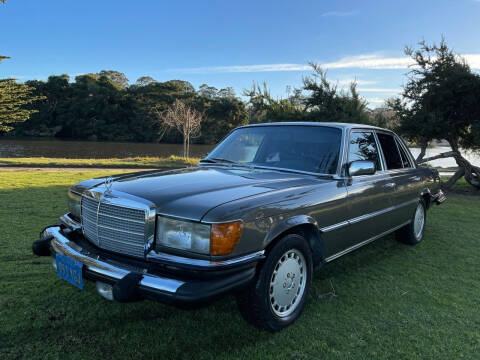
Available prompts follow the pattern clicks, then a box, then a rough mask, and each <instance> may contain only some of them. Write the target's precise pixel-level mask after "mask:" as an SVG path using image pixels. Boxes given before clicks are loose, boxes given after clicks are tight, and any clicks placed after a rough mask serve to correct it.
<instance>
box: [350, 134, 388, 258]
mask: <svg viewBox="0 0 480 360" xmlns="http://www.w3.org/2000/svg"><path fill="white" fill-rule="evenodd" d="M348 145H349V150H348V160H347V165H348V164H350V163H351V162H352V161H356V160H370V161H373V162H374V163H375V164H376V169H377V170H376V172H375V174H374V175H361V176H353V177H351V178H350V179H349V180H348V181H347V194H348V195H347V211H348V219H349V220H348V222H349V226H348V227H349V231H348V233H349V239H348V243H349V246H348V248H350V247H354V246H356V245H358V244H360V243H362V242H365V241H368V240H371V239H372V238H374V237H376V236H377V235H380V234H382V233H384V232H386V231H388V230H389V229H390V228H391V226H392V225H391V219H390V215H391V214H390V211H391V209H392V196H393V194H394V192H395V183H394V182H393V181H392V180H391V177H390V175H389V174H388V173H387V172H386V171H385V170H384V166H383V162H382V161H381V157H380V154H379V150H378V144H377V141H376V137H375V134H374V133H373V131H370V130H352V131H351V132H350V135H349V144H348Z"/></svg>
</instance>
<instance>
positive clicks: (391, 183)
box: [383, 182, 395, 189]
mask: <svg viewBox="0 0 480 360" xmlns="http://www.w3.org/2000/svg"><path fill="white" fill-rule="evenodd" d="M383 187H386V188H390V189H393V188H394V187H395V183H394V182H390V183H386V184H385V185H383Z"/></svg>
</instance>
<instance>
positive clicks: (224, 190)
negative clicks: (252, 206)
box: [77, 166, 327, 220]
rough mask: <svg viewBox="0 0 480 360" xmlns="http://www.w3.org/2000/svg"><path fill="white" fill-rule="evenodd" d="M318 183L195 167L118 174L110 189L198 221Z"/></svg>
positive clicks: (87, 185) (98, 182)
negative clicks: (223, 208) (252, 199)
mask: <svg viewBox="0 0 480 360" xmlns="http://www.w3.org/2000/svg"><path fill="white" fill-rule="evenodd" d="M319 181H320V182H322V180H321V179H319V178H318V177H316V176H311V175H305V174H298V173H288V172H281V171H276V170H260V169H248V168H229V167H220V166H216V167H213V166H212V167H210V166H209V167H206V166H198V167H193V168H187V169H179V170H173V171H153V172H143V173H134V174H124V175H117V176H114V177H113V183H112V187H111V189H112V190H115V191H120V192H123V193H127V194H130V195H133V196H137V197H140V198H143V199H146V200H149V201H151V202H152V203H154V204H155V206H156V208H157V213H159V214H164V215H171V216H178V217H184V218H188V219H192V220H201V219H202V217H203V216H204V215H205V214H206V213H207V212H208V211H209V210H210V209H212V208H214V207H217V206H219V205H222V204H225V203H227V202H231V201H235V200H238V199H242V198H245V197H248V196H254V195H258V194H262V193H266V192H271V191H279V190H283V189H286V188H292V187H300V186H305V185H310V184H312V183H313V182H316V183H318V182H319ZM323 181H327V180H326V179H325V180H323ZM104 182H105V178H98V179H91V180H87V181H85V182H82V183H79V184H77V188H78V189H79V190H84V189H95V188H98V189H100V190H102V189H104V188H105V185H104Z"/></svg>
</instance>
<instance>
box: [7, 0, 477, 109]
mask: <svg viewBox="0 0 480 360" xmlns="http://www.w3.org/2000/svg"><path fill="white" fill-rule="evenodd" d="M479 20H480V0H423V1H420V0H416V1H413V0H403V1H365V0H364V1H358V0H357V1H340V0H338V1H333V0H331V1H318V0H317V1H313V0H310V1H302V0H296V1H283V0H276V1H261V0H257V1H238V0H236V1H226V0H223V1H222V0H192V1H181V0H178V1H171V0H170V1H158V0H157V1H154V0H144V1H119V0H116V1H107V0H102V1H99V0H97V1H86V0H84V1H66V0H63V1H53V0H49V1H38V0H34V1H33V0H32V1H22V0H7V3H6V5H1V4H0V24H1V25H2V40H1V42H0V54H2V55H8V56H10V57H11V59H8V60H4V61H3V62H2V64H0V78H5V77H16V78H18V79H19V80H20V81H24V80H26V79H33V78H36V79H46V78H47V77H48V75H51V74H62V73H68V74H70V75H71V76H72V77H74V76H75V75H78V74H83V73H88V72H98V71H100V70H102V69H109V70H110V69H113V70H118V71H121V72H124V73H125V74H126V75H127V77H128V78H129V80H130V81H131V82H134V81H135V80H136V79H137V78H138V77H140V76H142V75H150V76H152V77H154V78H155V79H157V80H158V81H165V80H169V79H182V80H188V81H190V82H191V83H192V84H193V85H194V86H195V87H198V86H199V85H200V84H202V83H208V84H209V85H212V86H215V87H217V88H222V87H227V86H232V87H233V88H234V89H235V90H236V92H237V94H241V92H242V90H243V89H245V88H250V87H251V84H252V82H254V81H255V82H263V81H266V82H267V83H268V85H269V87H270V89H271V91H272V94H274V95H275V96H284V95H285V94H286V92H285V91H286V86H287V85H290V86H292V87H296V86H297V87H298V86H300V84H301V79H302V75H305V74H308V73H309V70H308V66H307V63H308V62H309V61H313V62H317V63H320V64H323V67H324V68H325V69H326V70H327V71H328V76H329V78H330V79H331V80H332V81H338V84H339V86H340V87H342V86H347V84H348V82H349V81H351V80H352V79H356V80H357V81H358V88H359V90H360V93H361V95H362V96H364V97H365V98H366V99H367V100H368V101H369V103H370V106H371V107H375V106H379V105H381V101H382V99H385V98H388V97H391V96H394V95H396V94H398V92H399V89H400V88H401V86H402V84H403V82H404V81H405V76H404V74H405V73H406V72H407V71H408V69H407V66H408V61H407V60H406V58H405V56H404V54H403V48H404V46H405V45H415V44H416V43H417V42H418V41H419V40H421V39H422V38H424V39H426V40H427V41H436V42H438V41H439V40H440V38H441V35H444V36H445V37H446V40H447V43H448V44H449V45H450V46H451V47H453V48H454V50H455V51H457V52H458V53H461V54H466V55H467V60H468V61H469V62H470V64H471V65H472V67H473V68H475V69H477V70H479V69H480V41H479V38H480V21H479Z"/></svg>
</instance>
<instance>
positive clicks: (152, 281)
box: [45, 226, 184, 294]
mask: <svg viewBox="0 0 480 360" xmlns="http://www.w3.org/2000/svg"><path fill="white" fill-rule="evenodd" d="M45 232H46V233H48V234H49V235H52V236H53V239H52V241H51V246H52V248H53V250H54V251H55V252H56V253H60V254H63V255H66V256H68V257H70V258H72V259H75V260H78V261H80V262H82V263H83V264H84V266H85V267H86V268H87V270H89V271H90V272H92V273H95V274H99V275H104V276H107V277H109V278H111V279H113V280H120V279H122V278H123V277H124V276H125V275H127V274H128V273H130V271H129V270H127V269H124V268H120V267H118V266H114V265H112V264H109V263H107V262H105V261H101V260H98V259H95V258H93V257H90V256H88V255H86V254H83V253H82V248H81V247H80V246H79V245H77V244H75V243H73V242H71V241H70V240H69V239H68V238H66V237H65V236H64V235H63V234H62V233H61V232H60V227H58V226H54V227H50V228H48V229H46V230H45ZM183 284H184V282H183V281H179V280H175V279H169V278H165V277H161V276H156V275H151V274H147V273H144V275H143V278H142V280H140V282H139V285H140V286H144V287H146V288H152V289H155V290H160V291H164V292H167V293H172V294H173V293H175V292H176V291H177V290H178V288H179V287H180V286H182V285H183Z"/></svg>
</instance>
